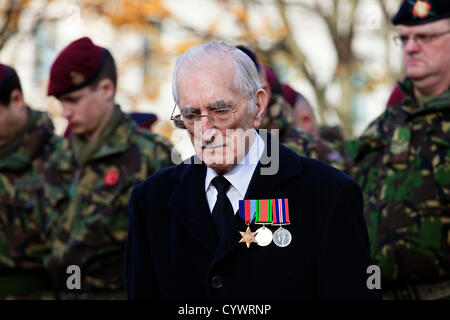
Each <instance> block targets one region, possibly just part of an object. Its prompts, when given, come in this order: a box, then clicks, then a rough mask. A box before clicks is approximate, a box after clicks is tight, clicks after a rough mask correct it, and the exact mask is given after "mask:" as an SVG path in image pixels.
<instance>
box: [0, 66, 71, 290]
mask: <svg viewBox="0 0 450 320" xmlns="http://www.w3.org/2000/svg"><path fill="white" fill-rule="evenodd" d="M61 143H62V140H61V139H60V138H58V137H57V136H55V135H54V134H53V124H52V122H51V120H50V118H49V117H48V116H47V114H46V113H43V112H38V111H35V110H32V109H30V108H29V107H28V106H26V105H25V103H24V99H23V94H22V89H21V85H20V80H19V77H18V76H17V73H16V71H15V70H14V69H13V68H11V67H9V66H6V65H3V64H0V299H10V298H15V299H40V298H53V294H52V293H51V289H52V286H51V281H50V277H49V275H48V274H47V272H46V270H45V268H44V266H43V263H42V261H43V258H44V256H45V255H46V254H48V252H49V242H48V237H47V236H48V229H49V225H50V224H51V221H50V217H51V216H54V215H55V214H58V213H59V211H60V210H62V209H63V206H64V203H65V202H66V200H67V196H66V194H65V192H64V190H65V188H64V185H63V181H62V180H61V179H60V178H59V176H58V174H57V171H55V170H54V168H52V167H51V166H50V165H49V162H48V159H49V158H50V157H51V155H52V153H53V152H54V151H55V150H57V149H58V148H61Z"/></svg>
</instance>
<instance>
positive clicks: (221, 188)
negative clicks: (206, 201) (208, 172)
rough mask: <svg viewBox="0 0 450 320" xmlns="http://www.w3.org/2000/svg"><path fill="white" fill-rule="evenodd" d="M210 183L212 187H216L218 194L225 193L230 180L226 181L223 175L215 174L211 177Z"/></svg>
mask: <svg viewBox="0 0 450 320" xmlns="http://www.w3.org/2000/svg"><path fill="white" fill-rule="evenodd" d="M211 183H212V184H213V186H214V187H216V189H217V192H218V193H219V194H222V193H226V192H227V191H228V189H229V188H230V186H231V183H230V181H228V180H227V179H226V178H224V177H223V176H216V177H215V178H214V179H212V181H211Z"/></svg>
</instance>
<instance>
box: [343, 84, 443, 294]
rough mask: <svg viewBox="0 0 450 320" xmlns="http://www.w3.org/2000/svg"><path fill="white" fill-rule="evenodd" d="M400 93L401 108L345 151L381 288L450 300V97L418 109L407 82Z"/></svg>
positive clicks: (392, 110)
mask: <svg viewBox="0 0 450 320" xmlns="http://www.w3.org/2000/svg"><path fill="white" fill-rule="evenodd" d="M401 87H402V90H403V93H404V95H405V98H404V100H403V101H402V103H401V104H399V105H397V106H394V107H393V108H389V109H387V110H386V111H385V112H384V113H383V114H382V115H381V116H380V117H379V118H378V119H376V120H375V121H374V122H372V123H371V124H370V125H369V127H368V128H367V130H366V131H365V132H364V133H363V135H362V136H361V138H360V139H359V140H357V141H354V142H352V143H349V144H348V147H349V150H350V151H351V154H352V155H354V156H355V167H354V168H353V175H354V177H355V178H356V179H357V180H358V181H359V183H360V185H361V187H362V188H363V191H364V193H365V215H366V220H367V224H368V229H369V235H370V240H371V251H372V255H373V257H374V258H375V259H376V260H377V262H378V263H379V265H380V267H381V272H382V277H383V278H382V285H383V287H384V289H385V290H386V291H388V292H390V293H389V294H391V293H392V297H395V298H407V299H413V298H419V299H434V298H439V297H443V296H445V295H446V294H445V292H444V291H446V292H447V294H448V296H449V297H450V283H448V280H449V279H450V90H448V91H447V92H445V93H443V94H441V95H439V96H436V97H434V98H433V99H432V100H430V101H428V102H426V103H419V101H418V100H417V99H416V97H415V96H414V88H413V84H412V82H411V81H410V80H408V79H406V80H405V81H404V82H403V83H402V84H401ZM446 281H447V282H446ZM435 283H440V284H441V286H442V288H436V286H435V285H434V284H435ZM391 289H394V291H390V290H391ZM427 292H428V293H427Z"/></svg>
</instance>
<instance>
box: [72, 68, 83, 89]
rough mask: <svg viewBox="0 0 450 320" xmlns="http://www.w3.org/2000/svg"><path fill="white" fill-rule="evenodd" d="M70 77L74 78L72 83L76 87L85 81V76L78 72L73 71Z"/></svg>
mask: <svg viewBox="0 0 450 320" xmlns="http://www.w3.org/2000/svg"><path fill="white" fill-rule="evenodd" d="M70 77H71V78H72V83H73V84H74V85H76V86H79V85H80V84H82V83H83V82H84V80H85V78H84V76H83V75H82V74H81V73H79V72H76V71H72V72H71V73H70Z"/></svg>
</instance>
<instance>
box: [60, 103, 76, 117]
mask: <svg viewBox="0 0 450 320" xmlns="http://www.w3.org/2000/svg"><path fill="white" fill-rule="evenodd" d="M62 109H63V111H62V116H63V117H64V118H70V116H72V113H73V112H72V108H71V107H70V106H68V105H67V103H64V102H63V103H62Z"/></svg>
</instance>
